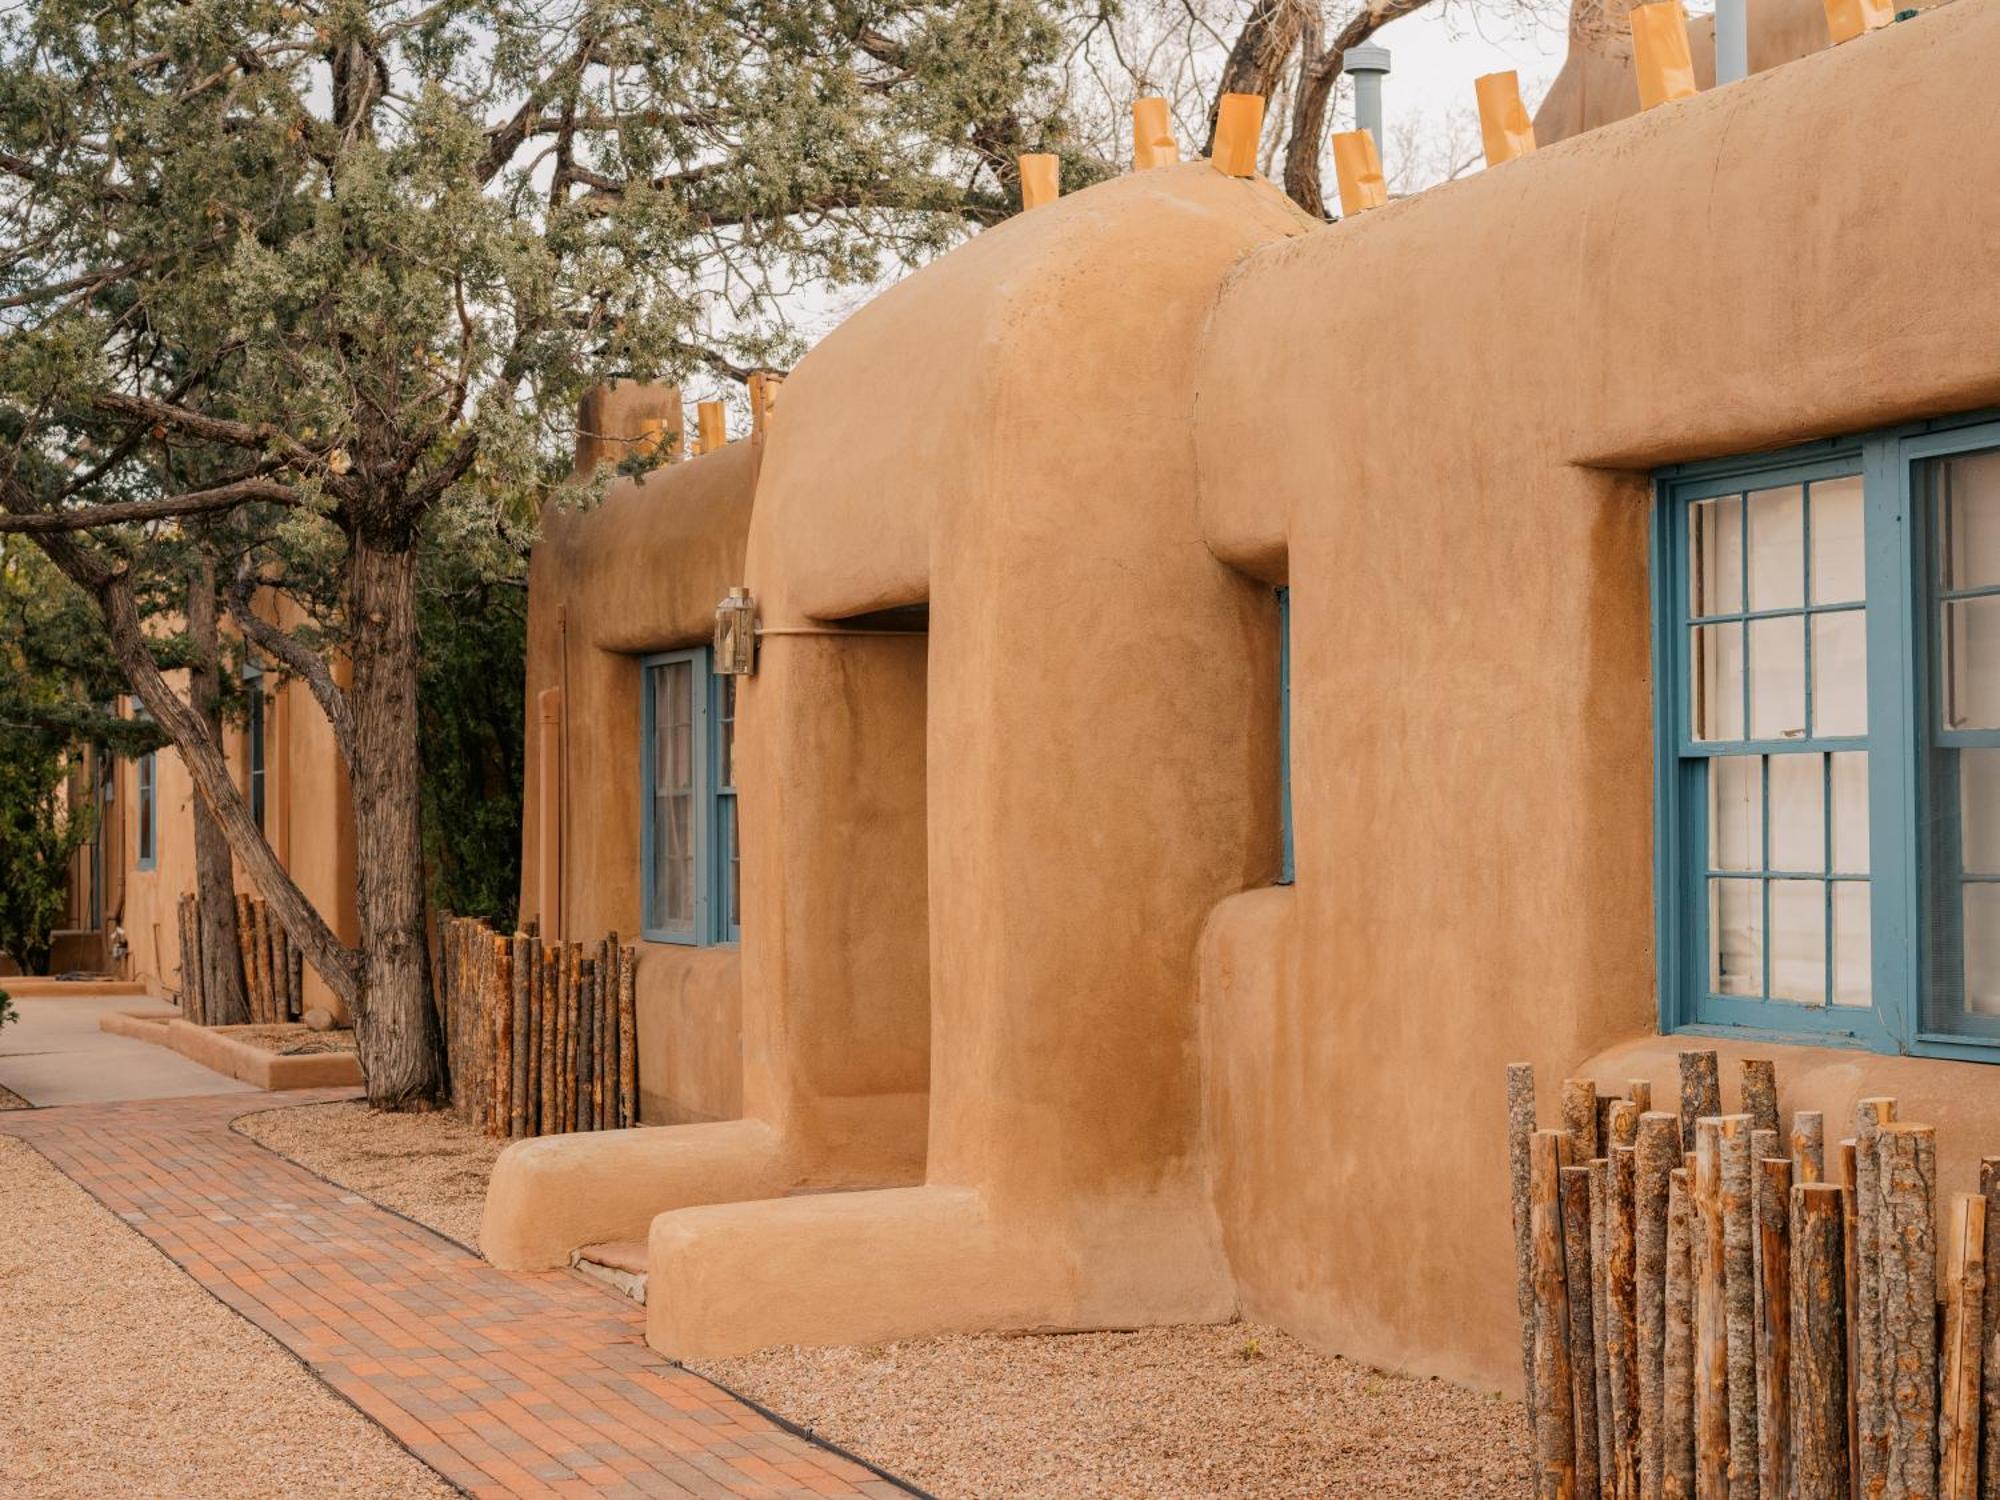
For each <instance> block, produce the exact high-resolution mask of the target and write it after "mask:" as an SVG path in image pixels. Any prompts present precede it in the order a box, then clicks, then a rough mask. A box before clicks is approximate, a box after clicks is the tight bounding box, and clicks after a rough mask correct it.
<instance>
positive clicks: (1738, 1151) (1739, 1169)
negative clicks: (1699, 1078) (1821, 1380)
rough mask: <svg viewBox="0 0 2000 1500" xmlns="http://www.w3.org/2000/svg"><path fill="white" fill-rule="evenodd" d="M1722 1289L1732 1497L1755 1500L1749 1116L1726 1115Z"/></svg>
mask: <svg viewBox="0 0 2000 1500" xmlns="http://www.w3.org/2000/svg"><path fill="white" fill-rule="evenodd" d="M1720 1124H1721V1127H1722V1130H1721V1141H1722V1226H1723V1255H1724V1267H1723V1284H1724V1296H1725V1297H1726V1298H1727V1303H1726V1314H1725V1315H1726V1317H1727V1321H1728V1334H1729V1496H1730V1500H1756V1497H1757V1246H1756V1239H1755V1236H1754V1235H1753V1233H1752V1231H1751V1224H1750V1217H1751V1207H1752V1204H1753V1203H1754V1202H1755V1198H1754V1195H1753V1191H1752V1186H1751V1172H1750V1129H1751V1127H1750V1116H1748V1115H1724V1116H1723V1117H1722V1119H1721V1121H1720Z"/></svg>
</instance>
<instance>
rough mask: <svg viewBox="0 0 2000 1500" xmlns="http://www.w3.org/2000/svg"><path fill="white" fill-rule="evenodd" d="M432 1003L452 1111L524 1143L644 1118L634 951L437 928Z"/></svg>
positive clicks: (470, 927)
mask: <svg viewBox="0 0 2000 1500" xmlns="http://www.w3.org/2000/svg"><path fill="white" fill-rule="evenodd" d="M438 930H439V942H438V965H437V970H438V1007H439V1015H440V1017H441V1019H442V1021H443V1023H444V1036H445V1047H446V1050H447V1052H448V1055H449V1059H450V1064H451V1096H452V1108H453V1109H454V1110H455V1111H456V1112H457V1113H458V1114H459V1115H460V1116H461V1117H463V1118H464V1119H466V1120H467V1121H469V1122H470V1123H472V1124H475V1125H477V1126H479V1127H480V1128H481V1129H483V1130H484V1131H485V1132H486V1133H487V1134H488V1135H497V1136H509V1137H515V1138H519V1137H522V1136H530V1135H554V1134H557V1133H559V1132H563V1131H574V1130H613V1129H617V1128H620V1127H622V1126H627V1125H636V1124H638V1123H639V1037H638V1023H637V1019H636V1012H635V1010H634V1006H633V995H634V989H633V981H634V977H635V975H636V973H637V955H636V954H635V953H634V951H633V950H632V949H631V948H621V947H619V945H618V935H617V934H616V933H613V934H611V936H609V937H607V938H604V939H603V940H601V941H599V942H596V943H590V944H585V943H557V942H546V941H544V940H543V939H542V938H540V937H538V936H536V935H535V934H533V933H528V932H517V933H515V934H514V935H513V936H512V937H507V936H504V935H502V934H500V933H497V932H495V931H494V930H493V929H492V928H491V927H489V926H487V925H486V923H484V922H483V921H480V920H479V919H477V918H474V917H456V918H454V917H446V918H445V919H444V920H443V921H442V922H440V924H439V929H438Z"/></svg>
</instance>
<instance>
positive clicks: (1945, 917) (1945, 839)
mask: <svg viewBox="0 0 2000 1500" xmlns="http://www.w3.org/2000/svg"><path fill="white" fill-rule="evenodd" d="M1915 493H1916V495H1917V496H1918V500H1919V504H1920V506H1921V508H1922V513H1923V514H1924V515H1925V516H1926V518H1927V519H1928V520H1929V522H1930V527H1929V544H1930V545H1929V549H1928V551H1929V556H1928V557H1927V558H1926V560H1925V561H1926V566H1925V569H1924V576H1925V582H1926V586H1927V592H1928V596H1929V597H1928V598H1927V599H1926V600H1925V601H1924V608H1923V610H1922V613H1923V614H1924V615H1925V616H1927V617H1929V618H1930V619H1931V620H1933V621H1934V622H1935V629H1934V631H1933V633H1932V660H1931V683H1932V700H1931V701H1932V710H1931V712H1929V713H1927V714H1926V715H1925V716H1924V721H1925V722H1924V726H1923V733H1922V764H1923V766H1924V771H1925V775H1924V789H1925V793H1926V796H1927V798H1928V806H1927V811H1928V814H1929V816H1928V817H1926V818H1925V820H1924V828H1923V835H1924V851H1923V860H1924V868H1925V870H1926V871H1927V873H1928V876H1929V879H1928V881H1927V882H1926V885H1927V890H1926V896H1927V900H1926V901H1925V913H1924V916H1925V922H1924V932H1923V944H1924V949H1925V955H1924V962H1925V977H1926V981H1927V982H1926V984H1925V989H1924V1012H1925V1014H1924V1026H1925V1029H1926V1030H1927V1031H1931V1032H1969V1033H1973V1034H1976V1035H1982V1036H1991V1037H2000V447H1996V448H1990V449H1987V450H1985V451H1983V452H1972V453H1961V454H1954V455H1951V456H1948V457H1938V458H1931V459H1927V460H1925V461H1924V462H1922V463H1921V464H1920V465H1919V466H1918V468H1917V472H1916V476H1915Z"/></svg>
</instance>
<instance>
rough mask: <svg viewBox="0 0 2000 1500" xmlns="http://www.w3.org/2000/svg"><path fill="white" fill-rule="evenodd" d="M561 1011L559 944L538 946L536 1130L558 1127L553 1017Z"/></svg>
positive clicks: (548, 1131) (553, 1130) (544, 1132)
mask: <svg viewBox="0 0 2000 1500" xmlns="http://www.w3.org/2000/svg"><path fill="white" fill-rule="evenodd" d="M561 1011H562V944H560V943H551V944H548V945H547V946H546V947H545V948H544V949H543V950H542V1087H541V1101H542V1118H541V1126H540V1129H539V1131H538V1132H537V1133H538V1134H541V1135H554V1134H555V1133H556V1132H557V1131H559V1130H561V1129H562V1120H561V1118H560V1117H559V1116H558V1115H557V1114H556V1017H557V1016H558V1015H559V1014H560V1013H561Z"/></svg>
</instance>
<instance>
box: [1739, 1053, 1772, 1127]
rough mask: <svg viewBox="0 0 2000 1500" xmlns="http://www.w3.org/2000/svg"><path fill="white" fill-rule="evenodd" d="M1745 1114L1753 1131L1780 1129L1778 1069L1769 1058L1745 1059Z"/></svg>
mask: <svg viewBox="0 0 2000 1500" xmlns="http://www.w3.org/2000/svg"><path fill="white" fill-rule="evenodd" d="M1743 1113H1744V1114H1746V1115H1748V1116H1749V1117H1750V1128H1751V1129H1752V1130H1769V1131H1772V1132H1775V1131H1776V1130H1777V1129H1778V1067H1777V1064H1776V1063H1774V1062H1772V1061H1771V1059H1770V1058H1768V1057H1746V1058H1744V1059H1743Z"/></svg>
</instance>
